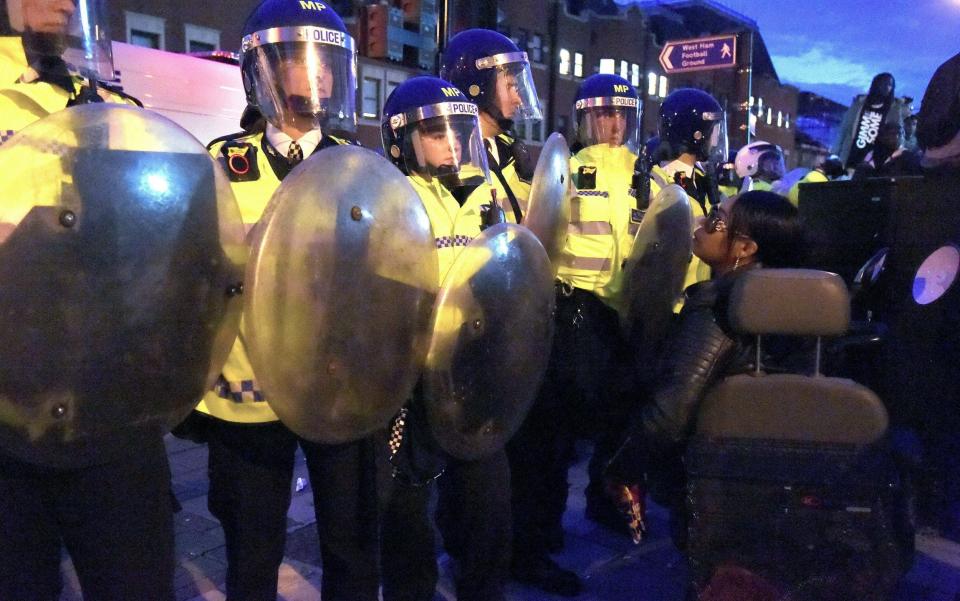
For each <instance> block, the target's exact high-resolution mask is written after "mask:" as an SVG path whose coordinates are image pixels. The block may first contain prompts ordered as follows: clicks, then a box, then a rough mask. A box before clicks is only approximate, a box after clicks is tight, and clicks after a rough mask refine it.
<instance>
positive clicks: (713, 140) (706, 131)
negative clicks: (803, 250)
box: [650, 88, 727, 312]
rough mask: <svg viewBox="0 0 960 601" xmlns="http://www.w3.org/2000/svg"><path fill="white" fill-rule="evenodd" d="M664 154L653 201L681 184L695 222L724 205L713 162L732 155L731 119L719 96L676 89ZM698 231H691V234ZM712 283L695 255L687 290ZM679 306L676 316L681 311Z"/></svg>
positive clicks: (664, 120)
mask: <svg viewBox="0 0 960 601" xmlns="http://www.w3.org/2000/svg"><path fill="white" fill-rule="evenodd" d="M659 125H660V140H661V145H660V150H661V151H662V152H663V155H662V156H664V157H666V158H665V159H664V160H661V161H660V163H659V164H657V165H654V166H653V168H652V169H651V170H650V198H651V200H652V199H653V198H655V197H656V195H657V194H659V192H660V190H662V189H663V188H664V187H666V186H667V185H669V184H674V183H675V184H678V185H680V187H682V188H683V189H684V191H686V193H687V196H688V197H689V199H690V209H691V212H692V214H693V223H694V224H696V223H697V220H698V219H699V218H700V217H703V216H705V215H706V213H707V211H708V210H709V209H710V206H711V205H716V204H719V202H720V197H719V196H720V195H719V189H718V187H717V182H716V181H715V180H714V179H713V178H711V177H708V176H707V171H709V170H710V167H709V163H711V162H716V161H717V159H718V158H722V157H725V156H726V154H727V135H726V119H725V116H724V113H723V109H722V108H721V107H720V103H718V102H717V101H716V100H715V99H714V98H713V96H711V95H710V94H707V93H706V92H704V91H703V90H698V89H695V88H680V89H677V90H674V91H673V92H671V93H670V95H669V96H667V97H666V98H665V99H664V101H663V103H662V104H661V105H660V124H659ZM692 234H693V232H691V235H692ZM708 279H710V268H709V267H708V266H707V265H706V263H704V262H703V261H701V260H700V259H699V258H698V257H696V256H694V257H693V258H692V259H691V261H690V265H689V267H688V268H687V275H686V278H685V279H684V283H683V287H684V289H686V288H687V287H688V286H690V285H691V284H695V283H696V282H700V281H703V280H708ZM681 305H682V303H681V302H679V301H678V303H677V305H676V306H675V307H674V311H675V312H679V311H680V307H681Z"/></svg>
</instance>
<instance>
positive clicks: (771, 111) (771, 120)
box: [767, 106, 773, 125]
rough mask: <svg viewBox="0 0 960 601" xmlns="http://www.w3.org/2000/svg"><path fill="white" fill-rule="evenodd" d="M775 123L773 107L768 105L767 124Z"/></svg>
mask: <svg viewBox="0 0 960 601" xmlns="http://www.w3.org/2000/svg"><path fill="white" fill-rule="evenodd" d="M771 124H773V109H772V108H770V107H769V106H768V107H767V125H771Z"/></svg>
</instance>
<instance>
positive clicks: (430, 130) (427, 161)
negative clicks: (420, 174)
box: [415, 127, 463, 170]
mask: <svg viewBox="0 0 960 601" xmlns="http://www.w3.org/2000/svg"><path fill="white" fill-rule="evenodd" d="M415 135H416V137H417V139H416V141H417V142H418V143H419V149H418V152H419V153H422V157H420V162H421V164H423V165H426V166H427V167H431V168H433V169H438V170H439V169H440V168H441V167H451V168H455V167H456V165H459V164H460V157H461V156H462V153H463V148H462V145H461V142H460V135H459V134H458V133H457V132H455V131H454V130H451V129H448V128H445V127H421V128H418V129H417V132H416V134H415Z"/></svg>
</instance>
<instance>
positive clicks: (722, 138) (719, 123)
mask: <svg viewBox="0 0 960 601" xmlns="http://www.w3.org/2000/svg"><path fill="white" fill-rule="evenodd" d="M703 118H704V120H705V121H712V122H713V123H712V125H711V127H710V129H709V130H708V131H709V134H708V136H707V140H706V144H704V145H703V152H702V156H701V157H700V158H701V160H707V161H710V162H711V163H716V164H719V163H722V162H724V161H726V160H727V154H728V153H729V148H730V139H729V137H728V135H727V114H726V113H725V112H722V111H721V112H719V113H704V114H703Z"/></svg>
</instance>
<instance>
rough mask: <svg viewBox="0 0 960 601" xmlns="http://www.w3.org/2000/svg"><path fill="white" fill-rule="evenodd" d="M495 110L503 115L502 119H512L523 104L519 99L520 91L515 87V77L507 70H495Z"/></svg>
mask: <svg viewBox="0 0 960 601" xmlns="http://www.w3.org/2000/svg"><path fill="white" fill-rule="evenodd" d="M496 93H497V95H496V103H497V108H498V109H500V113H501V114H503V117H504V119H513V116H514V115H516V114H517V109H519V108H520V105H521V104H523V100H522V99H521V98H520V90H519V87H518V86H517V76H516V74H514V73H511V72H510V71H509V70H507V69H503V68H501V69H497V91H496Z"/></svg>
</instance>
